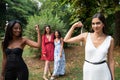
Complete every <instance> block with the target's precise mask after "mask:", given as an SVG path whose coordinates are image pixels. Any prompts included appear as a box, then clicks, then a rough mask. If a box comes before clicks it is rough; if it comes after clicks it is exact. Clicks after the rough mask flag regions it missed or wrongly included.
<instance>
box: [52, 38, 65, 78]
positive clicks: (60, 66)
mask: <svg viewBox="0 0 120 80" xmlns="http://www.w3.org/2000/svg"><path fill="white" fill-rule="evenodd" d="M54 45H55V49H54V71H53V75H54V76H59V75H64V74H65V53H64V50H63V51H62V57H60V49H61V43H60V40H59V41H57V42H56V41H54Z"/></svg>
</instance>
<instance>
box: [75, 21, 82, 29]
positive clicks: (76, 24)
mask: <svg viewBox="0 0 120 80" xmlns="http://www.w3.org/2000/svg"><path fill="white" fill-rule="evenodd" d="M82 26H83V24H82V22H81V21H79V22H76V23H74V24H73V27H74V28H76V27H82Z"/></svg>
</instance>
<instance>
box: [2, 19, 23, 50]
mask: <svg viewBox="0 0 120 80" xmlns="http://www.w3.org/2000/svg"><path fill="white" fill-rule="evenodd" d="M16 23H19V24H20V26H21V29H22V25H21V22H20V21H19V20H13V21H10V22H9V23H8V25H7V26H6V29H5V36H4V39H3V42H2V48H3V51H4V50H5V49H6V48H7V47H8V45H9V42H10V41H11V40H12V39H13V27H14V25H15V24H16ZM19 37H22V31H21V33H20V35H19Z"/></svg>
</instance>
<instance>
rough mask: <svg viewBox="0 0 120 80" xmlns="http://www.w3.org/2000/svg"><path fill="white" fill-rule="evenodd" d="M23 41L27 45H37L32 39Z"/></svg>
mask: <svg viewBox="0 0 120 80" xmlns="http://www.w3.org/2000/svg"><path fill="white" fill-rule="evenodd" d="M25 43H26V45H29V46H31V47H37V42H35V41H32V40H30V39H25Z"/></svg>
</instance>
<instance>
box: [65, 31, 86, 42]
mask: <svg viewBox="0 0 120 80" xmlns="http://www.w3.org/2000/svg"><path fill="white" fill-rule="evenodd" d="M85 36H86V34H85V33H83V34H79V35H78V36H75V37H72V38H70V39H68V40H67V41H65V42H68V43H77V42H80V41H85Z"/></svg>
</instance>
